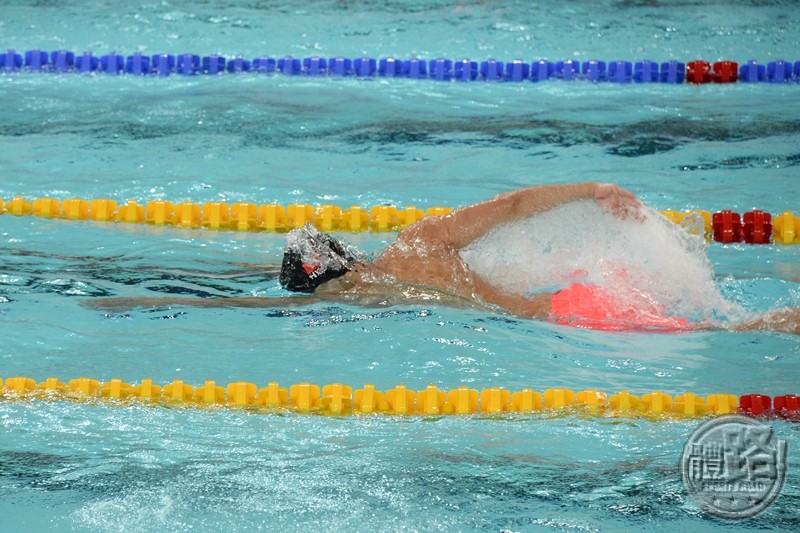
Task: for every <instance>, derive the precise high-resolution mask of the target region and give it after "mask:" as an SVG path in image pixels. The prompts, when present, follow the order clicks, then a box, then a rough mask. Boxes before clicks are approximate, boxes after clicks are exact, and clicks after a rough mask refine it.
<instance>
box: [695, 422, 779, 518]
mask: <svg viewBox="0 0 800 533" xmlns="http://www.w3.org/2000/svg"><path fill="white" fill-rule="evenodd" d="M786 449H787V446H786V441H783V440H778V438H777V437H776V436H775V433H774V431H773V430H772V428H771V427H769V426H766V425H764V424H761V423H760V422H758V421H757V420H754V419H752V418H748V417H745V416H738V415H728V416H722V417H719V418H714V419H712V420H709V421H708V422H705V423H703V424H701V425H700V426H699V427H698V428H697V429H696V430H695V431H694V432H693V433H692V435H691V437H689V440H688V441H687V442H686V445H685V446H684V448H683V456H682V457H681V477H682V478H683V486H684V487H685V488H686V492H688V493H689V496H691V498H692V500H694V502H695V503H696V504H697V506H698V507H700V509H701V510H703V511H704V512H706V513H708V514H712V515H714V516H718V517H721V518H728V519H739V518H751V517H753V516H755V515H757V514H758V513H760V512H761V511H763V510H764V509H766V508H767V507H768V506H769V505H770V504H771V503H772V502H773V501H775V498H777V497H778V495H779V494H780V491H781V489H782V488H783V484H784V482H785V481H786Z"/></svg>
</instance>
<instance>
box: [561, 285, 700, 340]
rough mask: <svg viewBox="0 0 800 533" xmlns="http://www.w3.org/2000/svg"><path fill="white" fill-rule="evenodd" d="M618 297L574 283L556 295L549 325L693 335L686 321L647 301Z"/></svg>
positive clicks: (596, 287) (591, 286)
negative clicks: (682, 332) (688, 332)
mask: <svg viewBox="0 0 800 533" xmlns="http://www.w3.org/2000/svg"><path fill="white" fill-rule="evenodd" d="M631 300H632V301H628V300H627V299H624V300H623V299H622V298H618V297H615V296H614V295H612V294H610V293H608V292H606V291H604V290H603V289H602V288H600V287H598V286H596V285H584V284H582V283H573V284H572V285H570V286H569V287H567V288H566V289H564V290H561V291H558V292H557V293H555V294H554V295H553V300H552V303H551V306H550V322H553V323H555V324H561V325H565V326H574V327H578V328H587V329H599V330H604V331H662V332H680V331H691V330H692V329H693V327H692V325H691V324H690V323H689V321H688V320H687V319H685V318H678V317H672V316H669V315H667V314H666V312H665V311H664V309H663V308H662V307H661V306H660V305H658V304H657V303H656V302H654V301H652V300H650V299H647V298H632V299H631Z"/></svg>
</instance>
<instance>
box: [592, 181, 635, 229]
mask: <svg viewBox="0 0 800 533" xmlns="http://www.w3.org/2000/svg"><path fill="white" fill-rule="evenodd" d="M593 196H594V201H595V202H597V203H598V204H599V205H600V206H601V207H603V208H604V209H607V210H608V211H609V212H611V214H613V215H614V216H615V217H617V218H619V219H621V220H625V219H627V218H628V217H632V218H634V219H636V220H643V215H642V211H641V207H642V202H640V201H639V199H638V198H636V195H634V194H633V193H632V192H630V191H627V190H625V189H623V188H622V187H620V186H618V185H613V184H611V183H595V184H594V190H593Z"/></svg>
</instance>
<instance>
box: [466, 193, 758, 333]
mask: <svg viewBox="0 0 800 533" xmlns="http://www.w3.org/2000/svg"><path fill="white" fill-rule="evenodd" d="M642 214H643V218H644V219H643V220H634V219H628V220H619V219H618V218H616V217H614V216H613V215H611V214H610V213H609V212H607V211H605V210H604V209H602V208H601V207H600V206H598V205H597V204H596V203H594V202H592V201H588V200H587V201H579V202H572V203H570V204H567V205H564V206H561V207H558V208H556V209H552V210H550V211H547V212H545V213H542V214H539V215H536V216H534V217H531V218H528V219H524V220H520V221H517V222H514V223H511V224H508V225H504V226H501V227H498V228H495V229H493V230H492V231H490V232H489V233H487V234H486V235H485V236H484V237H482V238H481V239H479V240H477V241H475V242H473V243H471V244H470V245H469V246H468V247H466V248H465V249H464V250H462V252H461V255H462V257H463V258H464V260H465V261H466V262H467V263H468V264H469V265H470V267H471V268H473V269H474V270H475V271H476V272H477V273H478V274H480V275H481V276H483V277H484V278H485V279H488V280H491V281H492V282H493V283H494V284H496V285H498V286H499V287H501V288H503V289H505V290H507V291H510V292H514V293H521V294H530V293H535V292H542V291H555V290H559V289H562V288H564V287H566V286H568V285H569V284H570V283H573V282H576V281H578V282H582V283H589V284H595V285H599V286H601V287H603V288H604V289H605V290H606V291H608V292H610V293H612V294H613V295H614V296H615V297H617V298H622V299H623V300H624V301H632V300H635V299H640V300H642V301H643V302H644V300H647V301H654V302H655V303H657V304H658V305H660V306H663V307H664V309H665V310H666V311H667V312H668V313H670V314H674V315H679V316H685V317H689V318H691V319H694V320H702V319H706V320H708V319H710V320H735V321H738V320H741V319H743V317H744V311H743V310H742V309H741V308H740V307H739V306H737V305H736V304H734V303H732V302H729V301H727V300H725V298H724V297H723V296H722V294H721V292H720V290H719V288H718V287H717V285H716V283H715V282H714V275H713V269H712V267H711V263H710V261H709V259H708V257H707V255H706V243H705V241H704V240H703V239H702V238H700V237H697V236H695V235H692V234H690V233H688V232H687V231H686V230H685V229H682V228H680V227H679V226H676V225H674V224H672V223H671V222H669V221H668V220H666V219H665V218H664V217H663V216H661V215H660V214H659V213H658V212H656V211H654V210H652V209H649V208H644V209H643V210H642Z"/></svg>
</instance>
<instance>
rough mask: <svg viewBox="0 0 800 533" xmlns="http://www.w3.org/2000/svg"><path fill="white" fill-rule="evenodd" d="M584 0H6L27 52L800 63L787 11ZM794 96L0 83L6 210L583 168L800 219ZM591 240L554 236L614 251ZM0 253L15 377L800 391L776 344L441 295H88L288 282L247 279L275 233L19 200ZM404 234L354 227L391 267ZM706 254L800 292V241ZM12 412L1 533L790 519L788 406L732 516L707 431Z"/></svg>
mask: <svg viewBox="0 0 800 533" xmlns="http://www.w3.org/2000/svg"><path fill="white" fill-rule="evenodd" d="M595 6H596V4H595V3H590V2H586V3H570V4H569V5H566V6H553V5H551V4H549V3H542V4H537V5H530V4H528V3H524V2H519V3H515V2H503V3H497V4H490V5H484V4H481V3H466V4H461V5H458V6H453V5H450V4H449V3H436V2H425V3H410V4H409V3H398V4H388V5H387V4H384V3H368V2H364V3H358V4H355V5H354V4H349V3H334V2H331V3H323V4H319V5H317V6H316V7H315V9H314V10H310V9H308V8H307V7H305V6H304V5H303V4H300V3H298V4H286V3H282V4H280V5H278V4H275V5H266V6H264V7H260V6H239V5H235V4H228V3H222V2H220V3H206V4H202V5H200V6H195V5H193V4H189V3H186V4H182V3H175V2H173V3H169V4H144V5H140V6H125V7H121V8H120V7H115V8H113V9H111V8H109V7H108V6H106V5H104V4H102V3H97V4H89V5H87V4H85V3H75V4H68V5H66V6H63V5H61V4H59V6H49V5H41V4H37V5H36V6H25V5H18V6H15V7H14V8H8V9H7V11H6V13H5V15H6V18H5V21H4V22H3V23H2V24H3V26H2V27H3V32H2V33H3V35H4V39H5V41H4V46H6V47H7V48H14V49H16V50H18V51H22V50H27V49H32V48H41V49H43V50H58V49H62V48H64V49H70V50H75V51H78V52H80V51H83V50H86V49H92V50H94V51H95V52H96V53H97V54H100V53H108V52H109V51H112V50H116V51H118V52H120V53H126V54H127V53H132V52H134V51H137V50H141V51H142V52H144V53H148V54H150V53H153V54H155V53H161V52H168V53H184V52H196V53H221V54H231V55H232V54H242V55H244V56H246V57H255V56H256V55H259V54H268V55H273V56H276V57H280V56H283V55H287V54H291V55H295V56H298V57H301V56H311V55H323V56H326V57H327V56H335V55H339V54H343V55H349V56H360V55H370V56H373V57H387V56H397V57H413V56H424V57H438V56H442V57H452V58H453V59H459V58H461V57H470V58H473V59H475V60H484V59H486V58H489V57H496V58H498V59H504V60H511V59H513V58H516V57H524V58H526V59H530V60H536V59H539V58H540V57H547V58H551V59H553V60H556V59H559V60H560V59H569V58H575V59H580V60H584V59H590V58H593V57H597V58H600V59H605V60H616V59H619V58H622V59H626V60H631V61H636V60H639V59H643V58H652V59H654V60H657V61H666V60H670V59H679V60H692V59H696V58H705V59H708V60H711V61H714V60H717V59H732V60H737V61H740V62H744V61H746V60H749V59H751V58H755V59H757V60H759V61H760V62H763V63H766V62H767V61H770V60H774V59H778V58H784V59H787V60H793V61H794V60H797V59H799V58H798V57H795V56H796V50H798V44H800V36H798V31H797V28H798V21H797V15H796V14H795V10H791V9H789V8H790V7H791V4H789V3H774V4H772V5H769V6H766V7H764V6H761V5H759V6H754V5H750V4H748V3H744V2H742V3H736V4H735V5H733V6H728V5H719V4H711V5H708V4H706V3H703V4H702V5H693V4H681V5H674V6H668V7H666V8H665V7H660V6H657V7H653V6H650V5H648V4H647V3H643V4H638V3H635V2H634V3H630V2H628V3H616V2H608V3H606V4H604V6H603V8H604V9H597V8H596V7H595ZM722 7H724V9H722ZM798 90H799V89H798V87H797V85H796V84H781V85H772V84H752V85H748V84H736V85H713V86H689V85H666V84H652V85H650V84H630V85H624V86H622V85H617V84H610V83H600V84H591V83H585V82H573V83H569V82H561V81H552V82H547V83H540V84H533V83H524V84H490V83H473V84H461V83H438V82H435V81H432V80H426V81H423V80H411V79H390V80H387V79H381V78H374V79H356V78H347V79H339V78H329V77H318V78H311V77H288V76H278V75H254V74H252V75H251V74H247V75H244V74H243V75H231V76H228V75H225V76H218V77H210V76H198V77H191V78H187V77H181V76H171V77H168V78H156V77H143V78H142V77H133V76H103V75H94V76H81V75H72V74H70V75H54V74H52V75H51V74H35V73H27V74H26V73H16V74H6V75H3V76H0V94H2V95H3V101H4V102H13V103H14V105H5V106H4V107H3V110H2V112H0V113H2V115H0V117H2V118H1V119H0V124H2V125H0V131H2V134H3V135H2V142H3V149H2V150H0V161H2V168H3V169H4V173H3V174H4V176H3V178H2V180H0V197H2V198H4V199H9V198H11V197H13V196H16V195H23V196H26V197H28V198H39V197H45V196H50V197H54V198H59V199H67V198H71V197H81V198H104V197H105V198H113V199H115V200H117V201H119V202H120V203H122V202H125V201H127V200H128V199H136V200H138V201H140V202H145V201H148V200H155V199H165V200H169V201H174V202H180V201H184V200H188V201H192V202H197V203H202V202H208V201H223V202H229V203H232V202H239V201H244V202H254V203H258V204H263V203H268V202H277V203H279V204H283V205H286V204H290V203H309V204H315V205H316V204H321V203H332V204H337V205H341V206H344V207H349V206H350V205H353V204H355V205H361V206H364V207H370V206H373V205H380V204H392V205H398V206H405V205H408V204H414V205H417V206H419V207H423V208H424V207H430V206H438V205H443V206H450V207H458V206H461V205H466V204H468V203H471V202H475V201H478V200H482V199H484V198H488V197H490V196H493V195H494V194H496V193H498V192H501V191H504V190H508V189H511V188H515V187H519V186H524V185H529V184H543V183H559V182H569V181H575V180H581V179H593V180H598V181H606V180H607V181H614V182H617V183H619V184H620V185H622V186H625V187H627V188H629V189H631V190H632V191H634V192H635V193H637V194H638V195H639V196H640V197H642V198H643V199H644V201H645V202H646V203H648V204H649V205H650V206H652V207H653V208H655V209H668V208H671V209H680V210H683V209H708V210H711V211H716V210H719V209H732V210H734V211H738V212H745V211H747V210H750V209H752V208H759V209H763V210H764V211H767V212H770V213H779V212H781V211H783V210H785V209H789V210H794V211H797V208H796V205H795V204H796V198H797V197H798V193H800V182H798V180H797V177H796V174H797V161H798V153H797V146H800V143H799V142H798V141H799V140H800V135H799V134H798V130H799V128H798V118H797V117H799V116H800V105H799V104H798V99H797V94H798V92H797V91H798ZM596 229H597V228H595V227H585V231H580V228H578V229H577V230H576V231H575V233H576V234H574V235H571V236H570V235H567V236H565V237H563V239H569V238H572V239H575V240H576V242H580V243H588V242H590V241H595V240H597V239H596V238H595V233H594V232H595V231H596ZM0 236H2V245H1V246H0V253H1V254H2V261H3V265H4V272H2V274H0V283H1V285H0V297H2V303H0V320H2V324H3V329H2V339H3V342H2V347H0V361H1V362H0V377H2V378H3V379H6V378H8V377H12V376H18V375H21V376H29V377H31V378H34V379H36V380H37V381H42V380H44V379H46V378H47V377H50V376H55V377H58V378H60V379H62V380H68V379H71V378H77V377H81V376H89V377H92V378H95V379H99V380H110V379H112V378H115V377H119V378H121V379H123V380H125V381H128V382H134V383H137V382H140V381H141V380H142V379H144V378H152V379H153V380H154V381H155V382H158V383H161V384H164V383H169V382H172V381H173V380H175V379H181V380H184V381H185V382H186V383H188V384H192V385H194V386H199V385H202V384H203V382H204V381H205V380H215V381H216V382H217V384H220V385H224V384H226V383H229V382H235V381H249V382H254V383H257V384H258V385H259V386H264V385H266V384H267V383H268V382H270V381H277V382H279V383H281V385H282V386H288V385H290V384H293V383H299V382H303V381H308V382H311V383H318V384H320V385H323V384H326V383H335V382H342V383H346V384H349V385H352V386H354V387H361V386H362V385H363V384H365V383H373V384H375V385H376V387H377V388H379V389H381V390H386V389H389V388H391V387H394V386H395V385H397V384H401V383H402V384H405V385H407V386H408V387H409V388H411V389H413V390H421V389H424V388H425V387H426V386H427V385H429V384H434V385H437V386H438V387H439V388H441V389H454V388H456V387H459V386H462V385H466V386H469V387H470V388H473V389H478V390H480V389H483V388H487V387H496V386H501V387H505V388H507V389H510V390H519V389H521V388H523V387H533V388H535V389H537V390H544V389H546V388H554V387H565V388H570V389H573V390H576V391H578V390H584V389H590V388H592V389H600V390H604V391H608V392H610V393H611V392H616V391H618V390H620V389H627V390H630V391H632V392H635V393H637V394H643V393H645V392H649V391H652V390H663V391H665V392H669V393H670V394H681V393H683V392H685V391H691V392H695V393H697V394H710V393H717V392H729V393H732V394H746V393H752V392H755V393H763V394H768V395H772V396H774V395H779V394H786V393H797V382H798V374H799V373H798V370H797V362H796V358H797V357H798V355H800V354H798V352H799V351H800V346H799V345H798V342H797V339H796V338H795V337H790V336H785V335H776V334H767V333H728V332H698V333H692V334H686V335H657V334H647V333H616V334H607V333H601V332H593V331H584V330H578V329H572V328H564V327H558V326H553V325H549V324H543V323H538V322H531V321H526V320H519V319H512V318H509V317H506V316H501V315H492V314H487V313H485V312H477V311H464V310H453V309H448V308H443V307H437V306H409V307H397V308H388V309H362V308H356V307H349V306H343V305H335V306H332V305H314V306H308V307H301V308H288V309H277V310H213V309H191V308H185V309H184V308H172V309H157V310H138V311H133V312H131V313H125V314H111V315H104V314H103V313H99V312H96V311H90V310H87V309H85V308H83V307H82V306H81V305H80V302H81V301H83V300H85V299H87V298H91V297H95V296H104V295H115V296H142V295H158V294H165V293H170V294H185V295H187V296H190V295H198V296H207V295H217V296H226V295H242V294H244V295H259V296H261V295H263V296H279V295H283V294H284V293H283V291H281V290H280V288H279V287H278V286H277V283H276V282H275V280H272V279H266V278H265V277H263V276H262V275H261V274H260V273H259V271H258V270H257V269H255V268H254V267H253V265H261V264H264V263H276V262H278V261H279V260H280V256H281V248H282V243H283V237H282V235H280V234H272V233H253V232H226V231H210V230H203V229H180V228H174V227H156V226H150V225H127V224H108V223H100V222H74V221H66V220H60V219H45V218H37V217H13V216H9V215H3V216H2V217H0ZM392 236H393V235H392V234H391V233H388V234H381V233H354V234H348V235H346V238H347V239H349V240H350V241H351V242H353V243H354V244H356V245H357V246H359V247H360V248H361V249H363V250H365V251H367V252H376V251H378V250H380V249H382V248H383V247H384V246H385V245H386V242H388V240H389V239H391V238H392ZM658 244H659V243H658V242H656V243H654V244H653V246H657V245H658ZM613 252H614V253H615V254H617V255H621V254H625V256H627V258H628V259H631V258H635V257H640V256H639V255H637V252H636V250H619V249H613ZM707 252H708V254H709V257H710V260H711V264H712V266H713V269H714V272H715V277H714V280H715V281H716V285H717V286H718V287H719V290H720V291H721V293H722V294H724V295H725V296H726V297H727V298H728V299H729V300H730V301H733V302H735V303H737V304H739V305H741V306H742V307H743V308H744V309H745V310H747V311H766V310H768V309H770V308H772V307H773V306H775V305H776V302H777V305H782V306H783V305H785V306H800V288H799V287H798V283H799V281H800V270H799V269H798V266H797V265H798V264H800V263H798V254H800V252H799V251H798V250H797V248H796V247H791V246H781V245H764V246H748V245H744V244H735V245H727V246H723V245H721V244H710V245H709V246H708V249H707ZM544 266H546V267H548V268H549V267H551V265H544ZM669 268H670V269H671V270H673V271H675V272H678V273H680V272H682V271H681V270H680V269H681V266H680V265H676V264H670V265H669ZM674 279H676V280H677V279H679V276H675V278H674ZM687 286H688V287H689V288H690V289H691V288H692V287H694V288H696V287H697V285H695V284H693V283H692V282H691V280H689V281H688V282H687ZM695 296H697V297H702V296H704V294H703V293H695ZM0 421H2V425H3V428H4V431H3V432H2V433H0V472H1V473H2V474H1V475H0V484H2V489H3V490H2V491H0V494H2V496H0V510H1V511H2V512H0V525H2V526H3V529H10V528H11V527H18V525H20V524H24V525H26V526H27V527H28V528H29V529H31V530H37V529H51V528H52V529H55V528H64V529H67V530H76V531H101V530H102V531H109V530H123V529H125V530H131V529H133V530H145V531H147V530H150V531H161V530H174V529H178V528H190V527H191V528H199V527H205V528H214V527H216V528H220V529H223V528H224V529H232V528H235V529H240V530H255V529H270V530H278V529H284V530H299V529H301V528H304V527H309V526H313V527H315V528H317V529H320V530H325V531H329V530H344V529H350V530H353V529H355V530H365V529H376V530H377V529H397V530H501V529H508V530H515V531H516V530H519V531H537V530H543V531H549V530H567V531H607V530H619V531H641V530H654V531H655V530H664V529H678V528H683V529H686V530H690V531H704V530H709V531H712V530H713V531H716V530H731V531H739V530H755V529H759V530H775V531H786V530H792V529H797V527H798V520H799V517H798V514H797V508H798V505H797V501H798V484H797V475H798V467H797V460H796V452H795V451H794V450H796V449H797V446H798V443H800V440H799V439H798V437H797V428H796V424H792V423H788V422H785V421H773V422H770V424H771V425H772V426H773V427H774V428H775V430H776V432H778V433H779V434H780V436H781V438H783V439H785V440H787V441H788V443H789V473H788V480H787V483H786V486H785V488H784V490H783V493H782V495H781V496H780V498H779V499H778V500H777V501H776V503H775V504H774V505H773V506H772V507H770V508H769V509H768V510H767V511H766V512H765V513H764V514H762V515H760V516H758V517H756V518H754V519H751V520H749V521H744V522H736V523H727V522H721V521H717V520H715V519H712V518H708V517H705V516H704V515H702V514H700V513H699V511H697V509H696V507H695V506H694V505H693V504H692V503H691V502H690V500H689V499H688V497H687V496H686V495H685V493H684V491H683V487H682V485H681V481H680V473H679V471H678V463H679V460H680V452H681V449H682V447H683V445H684V443H685V441H686V439H687V437H688V435H689V433H690V432H691V431H692V430H693V429H694V428H695V427H696V426H697V424H698V420H693V419H690V420H682V419H670V420H650V419H646V418H625V417H622V418H603V417H590V416H589V417H587V416H583V415H581V414H579V413H578V414H576V413H570V414H557V415H556V416H536V415H533V416H500V417H485V416H479V415H467V416H442V417H436V416H433V417H417V416H413V417H402V416H351V417H322V416H308V415H297V414H288V413H287V414H283V415H275V414H272V415H270V414H262V413H252V412H247V411H241V410H232V409H197V408H166V407H149V406H144V405H132V406H115V405H113V404H108V403H92V402H88V403H76V402H60V401H52V402H46V401H41V400H36V401H30V402H8V401H3V402H0Z"/></svg>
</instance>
